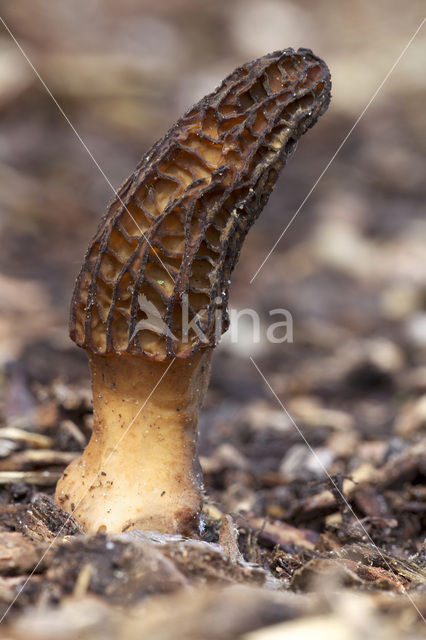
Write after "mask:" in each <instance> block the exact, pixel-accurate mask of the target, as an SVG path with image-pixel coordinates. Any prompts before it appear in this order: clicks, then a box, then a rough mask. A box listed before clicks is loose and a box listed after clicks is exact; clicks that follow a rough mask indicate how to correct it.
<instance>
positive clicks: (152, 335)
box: [70, 49, 331, 360]
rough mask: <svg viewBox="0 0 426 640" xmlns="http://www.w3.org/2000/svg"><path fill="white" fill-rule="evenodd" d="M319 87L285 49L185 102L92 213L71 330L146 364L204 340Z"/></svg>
mask: <svg viewBox="0 0 426 640" xmlns="http://www.w3.org/2000/svg"><path fill="white" fill-rule="evenodd" d="M330 88H331V83H330V74H329V70H328V68H327V66H326V65H325V63H324V62H323V61H322V60H321V59H319V58H317V57H316V56H314V54H313V53H312V52H311V51H309V50H308V49H299V50H298V51H297V52H295V51H294V50H293V49H286V50H284V51H277V52H275V53H271V54H269V55H266V56H264V57H262V58H259V59H258V60H254V61H252V62H249V63H247V64H245V65H244V66H242V67H239V68H238V69H236V70H235V71H234V72H233V73H232V74H231V75H230V76H228V77H227V78H226V79H225V80H224V81H223V82H222V84H221V85H220V86H219V87H218V88H217V89H216V90H215V91H214V92H213V93H211V94H209V95H208V96H206V97H205V98H203V99H202V100H201V101H200V102H199V103H198V104H196V105H195V106H194V107H192V108H191V109H189V111H187V112H186V114H185V115H184V116H183V118H182V119H180V120H179V121H178V122H177V123H176V124H175V125H174V126H173V127H172V128H171V129H170V130H169V132H168V133H167V134H166V135H165V137H164V138H163V139H161V140H160V141H158V142H157V143H156V144H155V145H154V146H153V147H152V148H151V149H150V150H149V151H148V153H147V154H146V155H145V156H144V157H143V158H142V160H141V162H140V163H139V165H138V166H137V168H136V170H135V171H134V173H133V174H132V175H131V176H130V177H129V178H128V179H127V180H126V182H125V183H124V184H123V186H122V187H121V188H120V190H119V192H118V195H117V197H116V199H115V200H114V201H113V202H112V204H111V205H110V207H109V210H108V212H107V214H106V215H105V216H104V218H103V219H102V221H101V223H100V225H99V228H98V230H97V232H96V234H95V236H94V238H93V240H92V242H91V244H90V246H89V249H88V251H87V253H86V256H85V258H84V262H83V265H82V268H81V271H80V274H79V276H78V278H77V280H76V284H75V288H74V294H73V298H72V303H71V317H70V335H71V338H72V339H73V340H74V341H75V342H76V343H77V344H78V345H79V346H81V347H84V348H86V349H88V350H90V351H91V352H93V353H96V354H108V353H127V354H134V355H136V354H139V355H144V356H146V357H149V358H153V359H156V360H167V359H168V358H170V357H187V356H190V355H191V354H193V353H195V352H196V351H198V350H199V349H201V348H203V347H212V346H214V345H215V344H216V342H217V341H218V339H219V338H220V334H221V333H222V332H223V331H225V330H226V329H227V326H228V315H227V300H228V293H229V284H230V275H231V272H232V270H233V268H234V266H235V264H236V262H237V260H238V257H239V253H240V250H241V246H242V243H243V240H244V238H245V236H246V234H247V231H248V230H249V229H250V227H251V226H252V224H253V223H254V221H255V220H256V218H257V216H258V215H259V214H260V212H261V211H262V209H263V207H264V206H265V204H266V202H267V200H268V197H269V195H270V193H271V191H272V189H273V186H274V184H275V182H276V179H277V176H278V173H279V171H280V169H281V168H282V167H283V166H284V164H285V162H286V159H287V157H288V155H289V154H290V152H291V150H292V149H293V147H294V144H295V142H296V141H297V140H298V138H299V137H300V136H301V135H302V134H303V133H304V132H305V131H306V130H307V129H308V128H310V127H311V126H312V125H313V124H315V122H316V121H317V119H318V117H319V116H320V115H321V114H322V113H324V111H325V110H326V109H327V107H328V104H329V101H330ZM219 316H220V323H219V322H218V317H219ZM218 334H219V335H218Z"/></svg>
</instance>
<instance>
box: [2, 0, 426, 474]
mask: <svg viewBox="0 0 426 640" xmlns="http://www.w3.org/2000/svg"><path fill="white" fill-rule="evenodd" d="M0 7H1V15H2V17H3V18H4V20H5V22H6V24H7V25H8V26H9V28H10V29H11V31H12V32H13V34H14V36H15V37H16V39H17V40H18V42H19V43H20V44H21V46H22V47H23V49H24V51H25V53H26V54H27V56H28V58H29V59H30V60H31V62H32V64H33V65H34V67H35V68H36V69H37V70H38V72H39V73H40V75H41V76H42V78H43V79H44V81H45V83H46V85H47V86H48V87H49V89H50V91H51V92H52V93H53V95H54V96H55V98H56V99H57V101H58V102H59V104H60V105H61V107H62V108H63V109H64V111H65V113H66V114H67V116H68V117H69V119H70V121H71V122H72V123H73V125H74V127H75V128H76V130H77V131H78V133H79V135H80V136H81V137H82V139H83V140H84V141H85V143H86V144H87V146H88V148H89V149H90V151H91V153H92V154H93V156H94V157H95V158H96V161H97V162H98V163H99V165H100V166H101V167H102V170H103V171H104V172H105V174H106V176H107V177H108V179H109V180H110V181H111V183H112V184H113V185H114V187H116V188H118V186H119V185H120V184H121V183H122V182H123V180H124V179H125V178H126V177H127V176H128V174H129V173H130V172H132V170H133V169H134V167H135V165H136V163H137V162H138V161H139V159H140V157H141V156H142V155H143V153H144V152H145V151H146V150H147V149H148V148H149V147H150V146H151V145H152V144H153V143H154V142H155V141H156V139H157V138H158V137H159V136H161V135H162V134H163V133H164V132H165V131H166V130H167V129H168V128H169V127H170V126H171V124H172V123H173V122H174V121H175V120H176V118H177V117H179V116H180V115H181V114H182V113H183V111H184V110H186V109H187V108H188V107H189V106H191V105H192V104H193V103H194V102H195V101H197V100H198V99H200V98H201V97H202V96H203V95H204V94H205V93H208V92H209V91H211V90H212V89H213V88H214V87H215V86H216V85H217V84H218V83H219V82H220V81H221V80H222V79H223V78H224V77H225V76H226V75H227V74H228V73H230V72H231V71H232V70H233V69H234V67H236V66H237V65H239V64H241V63H243V62H245V61H247V60H250V59H252V58H255V57H258V56H261V55H263V54H265V53H266V52H269V51H272V50H275V49H281V48H285V47H289V46H292V47H294V48H298V47H299V46H303V47H309V48H311V49H313V51H314V52H315V53H316V54H317V55H319V56H321V57H322V58H324V59H325V60H326V62H327V63H328V65H329V67H330V70H331V74H332V80H333V98H332V102H331V106H330V108H329V110H328V112H327V113H326V115H325V116H324V117H322V118H321V120H320V121H319V123H318V124H317V125H316V126H315V128H314V129H313V130H312V131H310V132H309V133H308V134H307V135H306V136H305V137H304V138H303V139H302V140H301V141H300V142H299V145H298V148H297V149H296V151H295V153H294V154H293V156H292V157H291V159H290V161H289V163H288V166H287V167H286V168H285V170H284V172H283V175H282V177H281V178H280V181H279V183H278V186H277V188H276V190H275V191H274V193H273V195H272V197H271V199H270V202H269V204H268V206H267V208H266V210H265V211H264V213H263V214H262V216H261V218H260V220H259V222H258V223H257V225H256V227H255V228H254V229H253V231H252V232H251V234H250V235H249V238H248V240H247V242H246V245H245V247H244V251H243V253H242V256H241V260H240V263H239V265H238V267H237V269H236V272H235V274H234V278H233V285H232V287H231V306H232V307H233V308H236V309H241V308H245V307H252V308H254V309H256V310H258V311H259V313H260V314H261V316H262V318H263V321H264V322H265V323H267V321H268V311H269V309H274V308H277V307H283V308H285V309H288V310H289V311H290V312H291V313H292V316H293V320H294V343H293V344H283V345H278V346H277V345H269V344H268V343H267V341H266V340H264V339H263V340H261V342H260V343H259V344H252V343H251V333H250V326H248V327H247V328H246V329H247V330H246V331H245V330H244V326H243V325H242V326H241V330H240V331H239V338H240V339H239V342H238V344H231V343H230V342H229V340H228V341H226V340H225V341H224V343H223V344H222V345H221V346H220V347H219V348H218V349H217V354H216V360H215V365H214V370H213V383H212V387H211V390H210V396H209V401H208V408H207V412H206V414H205V415H206V418H205V421H206V422H209V423H210V424H212V421H213V422H214V421H215V420H216V419H217V420H219V422H220V424H221V425H223V424H230V423H231V424H234V422H233V421H235V419H236V418H234V417H233V416H235V415H240V414H239V413H238V412H240V411H241V409H242V407H243V405H244V403H246V402H247V401H250V403H251V404H250V407H251V409H250V410H252V414H253V415H252V416H251V417H250V418H247V416H246V417H245V418H244V420H249V421H250V420H252V422H253V424H255V425H257V424H258V422H259V415H260V416H261V421H262V420H263V421H266V422H267V423H268V424H269V426H270V425H272V426H273V425H274V424H275V423H276V422H277V420H278V422H279V423H280V420H281V422H282V421H283V420H284V417H281V418H279V419H278V418H277V417H276V416H275V414H274V413H273V409H272V407H274V410H275V409H276V407H275V405H274V401H273V399H271V398H268V399H266V395H265V391H264V389H263V383H262V380H261V379H260V377H259V374H258V373H257V372H256V370H255V369H254V368H253V366H252V364H251V363H250V361H249V360H248V359H247V355H248V353H251V354H252V355H253V356H254V357H255V358H256V361H257V362H258V364H259V366H260V368H261V369H262V370H263V371H264V373H265V375H266V376H267V377H268V379H269V380H270V382H271V384H272V385H273V387H274V388H275V390H276V392H277V393H278V394H283V396H282V397H283V398H286V399H287V400H288V401H289V402H290V405H291V408H292V410H294V412H295V415H296V416H297V417H298V419H299V420H301V424H304V423H309V421H310V420H311V419H313V418H312V415H319V414H317V413H316V412H317V411H320V410H321V408H323V409H324V411H325V410H326V409H325V407H326V408H327V410H330V411H331V410H335V411H336V412H337V413H336V414H335V416H334V418H333V419H335V420H338V419H342V420H343V422H344V421H345V420H346V423H345V424H347V423H349V424H350V425H351V426H352V427H353V428H354V429H355V431H356V433H359V432H360V431H361V432H363V433H365V434H368V437H369V438H370V439H371V438H373V439H374V437H375V436H376V435H377V434H381V435H382V434H384V433H391V434H392V433H399V431H398V430H400V429H401V428H402V429H404V428H407V427H406V426H405V427H404V424H405V423H404V420H407V419H408V418H406V414H407V413H408V414H409V416H412V415H415V416H417V417H416V418H415V421H416V420H417V422H415V424H416V425H417V424H418V423H419V421H420V423H421V424H423V423H424V420H425V415H426V406H425V404H426V403H425V401H424V399H422V394H423V393H424V392H425V389H426V369H425V365H424V359H423V358H424V354H425V348H426V269H425V241H426V220H425V217H424V196H425V192H426V181H425V179H424V167H425V155H426V136H425V132H426V110H425V108H424V105H425V98H426V75H425V73H424V63H425V54H426V28H424V27H423V28H422V29H421V31H420V32H419V33H418V35H417V36H416V38H415V39H414V41H413V42H412V44H411V45H410V47H409V49H408V50H407V52H406V54H405V55H404V56H403V58H402V59H401V61H400V62H399V64H398V65H397V67H396V68H395V70H394V71H393V73H392V74H391V76H390V77H389V79H388V80H387V82H386V83H385V85H384V86H383V89H382V90H381V91H380V92H379V94H378V95H377V97H376V99H375V100H374V101H373V102H372V104H371V106H370V107H369V109H368V110H367V112H366V113H365V115H364V116H363V118H362V119H361V121H360V122H359V124H358V125H357V127H356V128H355V130H354V132H353V133H352V135H351V136H350V138H349V140H348V141H347V143H346V144H345V145H344V147H343V148H342V150H341V151H340V153H339V154H338V156H337V158H336V160H335V161H334V162H333V163H332V164H331V166H330V168H329V169H328V171H327V172H326V174H325V175H324V177H323V178H322V180H321V181H320V182H319V184H318V186H317V187H316V188H315V190H314V192H313V193H312V195H311V196H310V198H309V199H308V201H307V202H306V204H305V205H304V207H303V208H302V210H301V211H300V213H299V215H298V216H297V218H296V219H295V221H294V223H293V224H292V225H291V227H290V228H289V230H288V231H287V233H286V234H285V236H284V237H283V239H282V240H281V241H280V243H279V245H278V246H277V248H276V250H275V251H274V252H273V254H272V255H271V257H270V258H269V260H268V261H267V262H266V264H265V265H264V267H263V268H262V270H261V271H260V273H259V274H258V275H257V277H256V279H255V280H254V282H253V284H250V279H251V278H252V276H253V275H254V273H255V271H256V270H257V268H258V267H259V266H260V264H261V262H262V261H263V259H264V257H265V256H266V254H267V252H269V250H270V249H271V247H272V246H273V244H274V243H275V241H276V240H277V238H278V237H279V235H280V234H281V232H282V231H283V229H284V228H285V226H286V225H287V223H288V222H289V220H290V219H291V217H292V216H293V214H294V213H295V211H296V210H297V208H298V207H299V205H300V204H301V202H302V201H303V199H304V198H305V196H306V194H307V193H308V192H309V190H310V189H311V187H312V185H313V183H314V182H315V181H316V179H317V178H318V176H319V175H320V174H321V172H322V171H323V169H324V167H325V166H326V164H327V163H328V162H329V160H330V159H331V157H332V156H333V154H334V152H335V151H336V149H337V147H338V146H339V144H340V142H341V141H342V140H343V138H344V136H345V135H346V134H347V132H348V131H349V130H350V128H351V127H352V125H353V124H354V122H355V121H356V119H357V118H358V116H359V115H360V113H361V112H362V110H363V109H364V107H365V106H366V104H367V103H368V101H369V100H370V98H371V97H372V95H373V93H374V92H375V91H376V89H377V88H378V86H379V85H380V83H381V82H382V81H383V79H384V78H385V76H386V74H387V73H388V71H389V69H390V68H391V66H392V64H393V63H394V62H395V60H396V59H397V57H398V55H399V54H400V53H401V51H402V50H403V48H404V46H405V45H406V44H407V43H408V41H409V40H410V38H411V36H412V35H413V34H414V32H415V30H416V28H417V27H418V26H419V25H420V23H421V20H422V18H423V13H422V11H424V4H423V2H421V1H417V0H412V1H411V2H410V3H408V4H407V3H402V2H398V1H397V0H393V1H385V0H379V1H377V2H374V3H371V2H370V1H369V0H358V1H357V2H355V3H341V2H338V1H337V0H324V1H323V2H313V1H309V0H299V1H298V2H296V1H291V0H285V1H284V0H266V1H264V2H259V1H258V0H233V1H229V0H216V1H215V2H201V1H199V2H197V1H194V0H162V1H161V2H154V1H151V0H144V1H139V2H136V1H135V0H122V1H120V2H113V1H108V0H104V1H101V0H84V1H83V0H74V1H73V2H71V3H68V2H51V1H49V2H48V1H47V0H20V1H19V2H13V3H12V2H1V4H0ZM0 113H1V118H0V185H1V187H0V234H1V251H0V308H1V317H0V366H1V368H2V372H3V375H2V382H1V386H2V397H3V402H2V406H1V412H2V418H3V420H4V421H6V422H7V421H8V420H11V419H12V418H15V417H17V416H18V417H19V416H20V415H23V414H25V413H26V412H28V411H32V410H33V409H34V407H35V406H37V405H38V403H39V402H40V398H41V397H44V396H43V394H41V392H40V389H42V388H43V386H44V387H46V386H49V385H50V384H51V383H52V382H55V383H57V382H58V381H61V382H64V383H67V384H68V383H69V384H77V385H80V386H82V387H87V380H88V370H87V364H86V359H85V354H84V353H83V352H82V351H80V350H79V349H77V348H76V347H75V346H74V345H73V344H72V343H71V342H70V340H69V338H68V331H67V322H68V305H69V300H70V295H71V291H72V287H73V282H74V278H75V277H76V275H77V273H78V270H79V267H80V264H81V260H82V257H83V254H84V252H85V250H86V247H87V245H88V242H89V239H90V237H91V236H92V234H93V233H94V231H95V229H96V227H97V224H98V221H99V218H100V216H101V215H103V213H104V212H105V211H106V207H107V204H108V202H109V201H110V200H111V199H112V198H113V193H112V190H111V187H110V186H109V185H108V183H107V181H106V180H105V178H104V177H103V176H102V175H101V173H100V171H99V170H98V168H97V167H96V166H95V164H94V162H93V160H92V159H91V158H90V157H89V155H88V153H87V152H86V150H85V149H84V148H83V146H82V144H81V143H80V142H79V140H78V139H77V138H76V136H75V133H74V132H73V131H72V129H71V128H70V126H69V124H68V123H67V122H66V121H65V119H64V117H63V116H62V115H61V113H60V112H59V110H58V107H57V106H56V105H55V103H54V101H53V100H52V98H51V97H50V96H49V95H48V93H47V92H46V90H45V88H44V87H43V86H42V85H41V83H40V81H39V79H38V78H37V77H36V75H35V73H34V71H33V69H32V68H31V67H30V65H29V64H28V62H27V61H26V60H25V58H24V56H23V55H22V53H21V51H19V49H18V47H17V45H16V43H15V42H14V41H13V40H12V38H11V37H10V35H9V34H8V33H7V31H6V29H5V28H4V26H3V25H0ZM262 335H264V334H263V333H262ZM230 362H231V363H232V366H229V363H230ZM40 394H41V395H40ZM419 403H420V404H419ZM422 403H423V404H422ZM268 407H269V409H268ZM209 411H210V413H209ZM268 411H269V414H268ZM401 412H402V413H401ZM410 412H411V413H410ZM218 415H219V417H218ZM330 415H331V414H330ZM330 415H329V417H328V419H331V417H330ZM419 415H420V418H419V417H418V416H419ZM253 416H254V417H253ZM268 416H269V417H268ZM273 416H275V418H274V417H273ZM336 416H337V417H336ZM339 416H340V418H339ZM342 416H343V417H342ZM315 419H317V420H318V418H315ZM412 419H413V420H414V418H412ZM256 420H257V422H256ZM274 420H275V422H274ZM319 420H320V422H321V419H319ZM229 421H230V422H229ZM268 421H269V422H268ZM284 422H285V420H284ZM401 422H402V423H403V426H402V427H401ZM280 424H281V423H280ZM410 424H411V423H410ZM275 426H276V425H275ZM281 426H282V425H281ZM271 428H272V427H271ZM410 428H411V429H414V430H415V429H416V428H417V427H412V426H411V427H409V428H408V429H410ZM218 429H219V431H218V435H217V439H218V440H220V439H221V438H223V437H224V434H223V433H221V431H220V428H219V427H218ZM395 430H396V431H395ZM214 433H216V432H215V431H214V430H211V431H210V432H207V431H206V432H205V435H204V436H203V438H204V440H203V441H202V442H203V446H204V447H205V451H208V450H209V446H210V445H211V442H210V441H211V439H212V438H213V436H212V435H211V434H214ZM209 434H210V435H209ZM215 437H216V436H215ZM225 439H226V438H225ZM282 454H283V448H282V447H281V448H280V450H279V457H280V459H279V460H278V458H277V460H274V459H272V460H271V458H270V457H268V456H267V455H266V454H265V459H264V462H263V463H262V464H264V465H265V466H268V465H269V467H270V468H271V466H272V468H274V465H275V467H276V466H277V464H278V462H280V461H281V458H282ZM271 455H272V454H271ZM272 457H273V455H272ZM261 459H263V458H262V456H261ZM289 464H290V463H289Z"/></svg>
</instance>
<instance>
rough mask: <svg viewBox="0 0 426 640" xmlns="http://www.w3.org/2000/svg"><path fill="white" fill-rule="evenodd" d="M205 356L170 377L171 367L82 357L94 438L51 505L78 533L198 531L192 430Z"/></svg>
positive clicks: (204, 380) (205, 377)
mask: <svg viewBox="0 0 426 640" xmlns="http://www.w3.org/2000/svg"><path fill="white" fill-rule="evenodd" d="M211 353H212V350H211V349H205V350H204V351H202V352H199V353H197V354H196V355H194V356H192V357H190V358H186V359H176V360H175V361H174V362H173V363H172V364H171V366H170V368H169V370H167V367H168V366H169V365H170V362H156V361H152V360H148V359H147V358H144V357H140V356H132V355H124V354H123V355H120V356H117V355H93V354H90V353H89V361H90V370H91V374H92V387H93V409H94V423H93V433H92V437H91V439H90V442H89V444H88V445H87V447H86V449H85V451H84V452H83V455H82V456H81V457H80V458H78V459H76V460H74V461H73V462H72V463H71V464H70V465H69V466H68V467H67V469H66V470H65V472H64V475H63V476H62V478H61V479H60V480H59V482H58V485H57V488H56V501H57V503H58V504H59V505H60V506H61V507H62V508H63V509H65V511H68V513H72V515H73V516H74V517H75V518H76V519H77V520H78V521H79V522H80V524H81V525H82V526H83V528H84V529H85V531H87V532H99V531H107V532H115V533H117V532H123V531H127V530H129V529H132V528H138V529H145V530H152V531H161V532H163V533H180V534H184V535H191V534H194V533H196V532H197V531H198V529H199V516H200V512H201V508H202V498H201V468H200V465H199V462H198V456H197V435H198V432H197V423H198V413H199V409H200V406H201V404H202V402H203V399H204V395H205V391H206V389H207V385H208V381H209V377H210V361H211ZM162 376H164V377H162Z"/></svg>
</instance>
